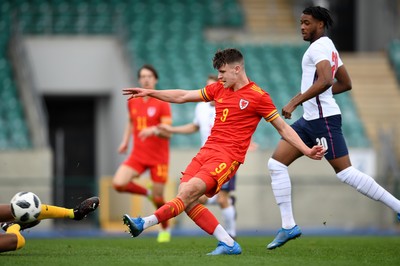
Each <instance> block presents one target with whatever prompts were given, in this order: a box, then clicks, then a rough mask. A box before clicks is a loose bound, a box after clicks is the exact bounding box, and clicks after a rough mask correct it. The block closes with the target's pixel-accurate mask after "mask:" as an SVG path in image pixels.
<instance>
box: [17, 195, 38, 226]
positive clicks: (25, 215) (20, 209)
mask: <svg viewBox="0 0 400 266" xmlns="http://www.w3.org/2000/svg"><path fill="white" fill-rule="evenodd" d="M41 204H42V202H41V201H40V199H39V197H38V196H36V195H35V194H34V193H32V192H18V193H17V194H15V196H14V197H13V198H12V199H11V214H12V215H13V216H14V218H15V220H16V221H17V222H21V223H30V222H33V221H36V220H37V218H38V217H39V215H40V211H41V208H42V207H41Z"/></svg>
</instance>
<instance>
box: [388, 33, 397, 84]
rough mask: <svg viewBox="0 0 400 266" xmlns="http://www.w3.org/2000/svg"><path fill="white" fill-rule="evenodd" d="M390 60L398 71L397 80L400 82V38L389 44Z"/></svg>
mask: <svg viewBox="0 0 400 266" xmlns="http://www.w3.org/2000/svg"><path fill="white" fill-rule="evenodd" d="M388 54H389V60H390V62H391V63H392V65H393V68H394V70H395V72H396V77H397V81H398V82H400V39H395V40H393V41H392V42H390V44H389V49H388Z"/></svg>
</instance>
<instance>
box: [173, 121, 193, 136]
mask: <svg viewBox="0 0 400 266" xmlns="http://www.w3.org/2000/svg"><path fill="white" fill-rule="evenodd" d="M198 130H199V128H198V127H197V126H196V125H195V124H193V123H191V124H186V125H182V126H176V127H171V130H170V132H171V133H176V134H192V133H194V132H197V131H198Z"/></svg>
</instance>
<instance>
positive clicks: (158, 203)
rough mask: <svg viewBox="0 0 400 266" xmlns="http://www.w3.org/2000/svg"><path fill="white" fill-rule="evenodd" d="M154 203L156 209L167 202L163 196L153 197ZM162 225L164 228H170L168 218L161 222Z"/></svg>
mask: <svg viewBox="0 0 400 266" xmlns="http://www.w3.org/2000/svg"><path fill="white" fill-rule="evenodd" d="M153 204H154V206H155V207H156V209H159V208H160V207H162V206H163V205H164V204H165V201H164V198H163V197H153ZM161 227H162V228H163V229H167V228H168V220H166V221H164V222H161Z"/></svg>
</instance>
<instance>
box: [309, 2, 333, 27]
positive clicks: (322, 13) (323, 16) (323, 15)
mask: <svg viewBox="0 0 400 266" xmlns="http://www.w3.org/2000/svg"><path fill="white" fill-rule="evenodd" d="M303 14H306V15H311V16H312V17H313V18H315V19H318V20H319V21H322V22H324V24H325V27H326V28H327V29H329V27H332V25H333V20H332V17H331V14H330V13H329V10H328V9H326V8H324V7H320V6H310V7H307V8H306V9H304V10H303Z"/></svg>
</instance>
